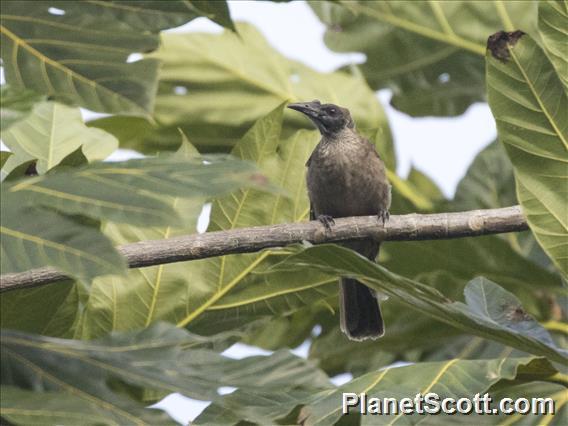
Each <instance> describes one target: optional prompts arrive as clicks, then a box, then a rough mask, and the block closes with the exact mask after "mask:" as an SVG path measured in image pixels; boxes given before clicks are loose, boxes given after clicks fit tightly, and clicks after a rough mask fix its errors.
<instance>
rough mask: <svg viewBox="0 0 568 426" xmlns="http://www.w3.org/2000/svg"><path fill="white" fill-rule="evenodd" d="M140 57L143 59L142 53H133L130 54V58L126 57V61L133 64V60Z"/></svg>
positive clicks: (135, 60) (137, 59)
mask: <svg viewBox="0 0 568 426" xmlns="http://www.w3.org/2000/svg"><path fill="white" fill-rule="evenodd" d="M140 59H142V53H131V54H130V55H128V58H126V63H127V64H131V63H132V62H137V61H139V60H140Z"/></svg>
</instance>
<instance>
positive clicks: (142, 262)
mask: <svg viewBox="0 0 568 426" xmlns="http://www.w3.org/2000/svg"><path fill="white" fill-rule="evenodd" d="M527 229H528V225H527V222H526V219H525V218H524V217H523V214H522V212H521V208H520V206H513V207H506V208H501V209H491V210H472V211H467V212H457V213H437V214H408V215H401V216H392V217H391V218H390V219H389V221H388V222H387V224H386V225H385V226H384V227H383V225H382V222H380V221H379V220H378V219H377V217H375V216H360V217H348V218H342V219H336V220H335V225H334V226H333V227H332V229H331V230H330V231H326V229H325V228H324V226H323V225H322V224H321V223H319V222H318V221H312V222H302V223H284V224H280V225H269V226H256V227H253V228H241V229H233V230H230V231H216V232H207V233H204V234H192V235H186V236H182V237H175V238H168V239H164V240H152V241H140V242H137V243H132V244H125V245H123V246H120V247H118V251H119V252H120V253H121V254H122V255H123V256H124V257H126V259H127V261H128V265H129V267H130V268H141V267H145V266H153V265H162V264H166V263H173V262H183V261H187V260H196V259H205V258H208V257H215V256H224V255H227V254H236V253H251V252H256V251H260V250H262V249H266V248H271V247H282V246H286V245H288V244H293V243H299V242H302V241H310V242H312V243H314V244H322V243H334V242H339V241H345V240H359V239H365V238H372V239H375V240H377V241H418V240H442V239H450V238H464V237H475V236H480V235H489V234H500V233H505V232H519V231H525V230H527ZM68 278H70V277H68V276H66V275H65V274H62V273H61V272H58V271H57V270H56V269H55V268H51V267H45V268H38V269H33V270H30V271H26V272H19V273H10V274H4V275H2V276H0V292H2V291H6V290H14V289H18V288H25V287H38V286H42V285H45V284H49V283H52V282H55V281H61V280H64V279H68Z"/></svg>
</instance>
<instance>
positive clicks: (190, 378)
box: [1, 323, 331, 424]
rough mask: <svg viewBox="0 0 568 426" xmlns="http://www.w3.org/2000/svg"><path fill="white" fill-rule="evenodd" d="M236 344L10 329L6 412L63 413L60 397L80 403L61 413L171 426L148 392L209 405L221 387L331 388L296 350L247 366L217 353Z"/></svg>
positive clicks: (166, 333)
mask: <svg viewBox="0 0 568 426" xmlns="http://www.w3.org/2000/svg"><path fill="white" fill-rule="evenodd" d="M234 339H235V335H231V334H225V335H220V336H214V337H212V338H204V337H201V336H197V335H192V334H190V333H188V332H187V331H185V330H183V329H179V328H176V327H174V326H171V325H166V324H163V323H162V324H156V325H154V326H152V327H150V328H147V329H144V330H141V331H137V332H132V333H112V334H111V335H109V336H107V337H105V338H103V339H99V340H94V341H78V340H64V339H55V338H48V337H44V336H38V335H31V334H25V333H19V332H14V331H5V330H3V331H2V339H1V343H2V349H1V350H2V368H3V373H4V372H8V371H9V372H10V374H2V384H3V385H4V386H10V387H11V389H9V390H10V391H11V392H14V393H12V394H9V395H10V396H9V397H8V398H6V399H5V398H2V403H3V407H2V410H3V415H4V409H5V408H7V409H8V410H7V412H8V413H9V414H10V415H12V416H14V417H11V418H14V419H15V418H20V419H21V418H22V417H15V416H25V415H39V414H40V412H41V411H45V410H48V411H47V412H50V411H51V409H54V408H55V407H53V404H54V401H53V393H52V392H59V393H60V394H64V395H66V394H70V395H73V396H75V398H71V399H70V401H72V402H73V404H71V403H70V405H68V406H60V407H61V408H63V409H65V410H66V411H67V410H69V411H74V412H76V411H77V410H78V409H79V408H78V407H80V408H83V407H85V408H86V409H89V410H90V409H91V408H94V407H96V408H98V410H99V411H98V414H99V415H100V416H101V417H103V418H105V419H107V420H106V421H107V422H110V421H114V422H115V423H118V424H140V422H144V421H146V422H149V423H150V424H163V417H161V418H160V417H159V416H158V414H157V413H156V412H155V411H153V410H151V409H148V408H146V407H145V405H147V403H148V402H152V401H147V400H144V401H143V402H145V403H146V404H142V403H141V402H142V401H141V400H142V399H143V398H144V394H143V393H141V391H142V389H144V388H147V389H150V390H156V391H158V392H159V393H161V394H164V393H171V392H180V393H182V394H184V395H187V396H190V397H193V398H198V399H202V400H208V399H215V398H217V397H218V393H217V389H218V388H219V387H220V386H234V387H237V388H239V389H241V390H245V391H250V392H255V393H257V394H261V393H269V392H282V391H288V392H290V391H291V390H292V389H304V390H312V391H313V390H321V389H326V388H329V387H330V386H331V384H330V383H329V380H328V378H327V376H326V375H325V374H324V373H323V372H321V371H320V370H319V369H317V368H316V367H315V366H314V365H313V364H312V363H310V362H308V361H306V360H303V359H302V358H299V357H296V356H294V355H292V354H291V353H290V352H289V351H279V352H276V353H274V354H272V355H271V356H254V357H249V358H244V359H241V360H234V359H231V358H227V357H225V356H223V355H220V354H219V353H218V352H217V351H216V349H217V348H218V349H221V350H223V349H224V348H226V347H227V346H228V345H230V344H231V343H232V342H234ZM172 366H175V368H172ZM259 378H262V379H261V380H259ZM14 387H17V388H20V389H18V390H16V389H14ZM23 390H27V391H31V390H35V391H36V392H35V395H34V397H33V398H31V399H29V400H19V401H18V400H17V399H16V398H15V396H14V395H18V394H22V391H23ZM25 401H28V403H26V402H25ZM56 407H57V406H56ZM152 413H156V414H152ZM54 414H56V413H54ZM137 421H138V423H136V422H137Z"/></svg>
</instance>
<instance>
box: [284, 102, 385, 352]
mask: <svg viewBox="0 0 568 426" xmlns="http://www.w3.org/2000/svg"><path fill="white" fill-rule="evenodd" d="M288 108H290V109H293V110H295V111H299V112H301V113H302V114H304V115H306V116H307V117H308V118H309V119H310V120H311V121H312V122H313V124H314V125H315V126H316V127H317V129H318V130H319V132H320V134H321V139H320V141H319V143H318V144H317V146H316V147H315V149H314V151H313V152H312V153H311V155H310V157H309V159H308V161H307V163H306V167H307V173H306V184H307V189H308V198H309V200H310V220H316V219H317V220H319V221H320V222H321V223H322V224H323V225H324V227H325V229H326V230H331V227H332V226H333V225H334V224H335V222H334V219H335V218H340V217H349V216H370V215H377V218H378V219H379V220H380V221H382V224H383V226H384V224H385V222H386V221H387V220H388V218H389V208H390V204H391V185H390V184H389V181H388V179H387V175H386V171H385V165H384V163H383V161H382V159H381V157H380V156H379V153H378V152H377V150H376V149H375V147H374V145H373V144H371V142H369V140H367V139H366V138H364V137H363V136H361V135H360V134H359V133H357V131H356V130H355V122H354V121H353V118H352V117H351V113H350V112H349V110H348V109H347V108H343V107H340V106H338V105H334V104H322V103H321V102H320V101H319V100H314V101H312V102H298V103H291V104H289V105H288ZM341 245H342V246H344V247H347V248H350V249H352V250H354V251H356V252H357V253H359V254H361V255H362V256H365V257H366V258H367V259H369V260H371V261H375V259H376V258H377V255H378V253H379V246H380V243H378V242H376V241H373V240H360V241H348V242H344V243H342V244H341ZM339 306H340V325H341V330H342V331H343V333H344V334H345V335H346V336H347V337H348V338H349V339H351V340H355V341H363V340H367V339H377V338H379V337H381V336H383V335H384V323H383V318H382V315H381V310H380V306H379V301H378V297H377V294H376V292H375V291H374V290H373V289H371V288H369V287H367V286H366V285H365V284H363V283H361V282H359V281H357V280H355V279H353V278H341V281H340V303H339Z"/></svg>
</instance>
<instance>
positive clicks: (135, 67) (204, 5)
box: [1, 1, 233, 116]
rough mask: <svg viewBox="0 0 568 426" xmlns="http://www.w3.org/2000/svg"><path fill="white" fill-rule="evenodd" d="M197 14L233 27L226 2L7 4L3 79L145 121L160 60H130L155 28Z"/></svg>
mask: <svg viewBox="0 0 568 426" xmlns="http://www.w3.org/2000/svg"><path fill="white" fill-rule="evenodd" d="M213 3H214V4H213ZM54 9H56V10H57V12H55V11H54ZM199 16H207V17H209V18H210V19H212V20H214V21H215V22H218V23H220V24H221V25H226V26H228V27H230V28H233V24H232V21H231V19H230V15H229V12H228V8H227V4H226V2H225V1H216V2H208V1H199V2H188V1H167V2H164V1H143V2H140V1H107V2H67V1H36V2H34V7H31V8H30V7H28V5H26V4H23V3H20V2H16V1H8V2H5V3H4V4H3V7H2V31H1V34H2V47H3V48H2V60H3V65H4V70H5V72H6V80H7V82H8V83H9V84H10V85H12V86H14V87H15V88H26V89H33V90H35V91H36V92H38V93H42V94H47V95H50V96H52V97H55V98H56V99H57V100H60V101H63V102H66V103H72V104H75V105H79V106H82V107H85V108H88V109H90V110H93V111H101V112H108V113H122V114H129V115H142V116H149V115H150V113H151V112H152V109H153V104H154V96H155V93H156V87H157V74H158V66H159V62H158V61H156V60H155V59H143V60H139V61H134V62H129V61H128V59H129V55H130V54H132V53H140V52H150V51H152V50H155V49H156V48H157V47H158V45H159V35H158V33H159V32H160V31H161V30H163V29H166V28H171V27H177V26H179V25H182V24H184V23H186V22H188V21H190V20H192V19H194V18H197V17H199Z"/></svg>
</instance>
